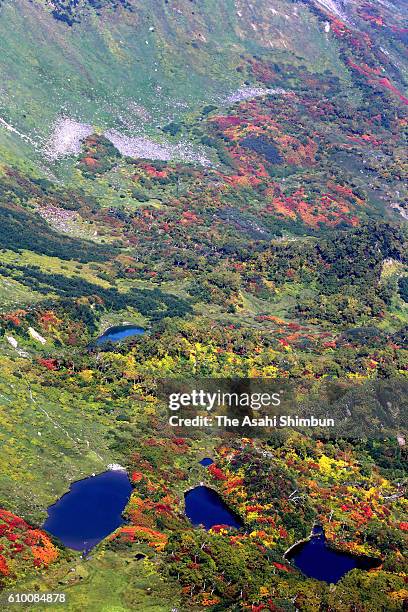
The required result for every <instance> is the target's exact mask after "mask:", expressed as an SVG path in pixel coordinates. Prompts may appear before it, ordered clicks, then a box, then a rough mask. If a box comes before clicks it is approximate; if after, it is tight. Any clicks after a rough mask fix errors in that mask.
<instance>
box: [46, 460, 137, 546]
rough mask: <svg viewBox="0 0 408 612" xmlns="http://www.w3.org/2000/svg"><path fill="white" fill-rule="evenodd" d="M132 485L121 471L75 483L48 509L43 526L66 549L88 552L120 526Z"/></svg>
mask: <svg viewBox="0 0 408 612" xmlns="http://www.w3.org/2000/svg"><path fill="white" fill-rule="evenodd" d="M131 490H132V486H131V484H130V481H129V478H128V475H127V473H126V472H125V471H122V470H111V471H109V472H103V473H102V474H98V475H97V476H91V477H89V478H85V479H84V480H79V481H78V482H74V483H73V484H72V485H71V487H70V490H69V492H68V493H66V494H65V495H63V496H62V497H61V499H59V500H58V501H57V502H56V503H55V504H54V505H52V506H50V507H49V508H48V518H47V520H46V521H45V523H44V525H43V527H44V529H45V530H46V531H48V532H49V533H51V534H52V535H54V536H56V537H57V538H59V539H60V540H61V542H62V543H63V544H65V546H67V547H68V548H73V549H75V550H82V551H89V550H90V549H91V548H92V547H93V546H95V544H98V542H100V541H101V540H103V539H104V538H105V537H106V536H107V535H109V534H110V533H112V531H114V530H115V529H117V527H119V526H120V525H121V524H122V523H123V519H122V512H123V510H124V509H125V506H126V504H127V502H128V500H129V497H130V493H131Z"/></svg>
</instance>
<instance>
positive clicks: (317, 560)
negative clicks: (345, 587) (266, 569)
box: [288, 527, 381, 584]
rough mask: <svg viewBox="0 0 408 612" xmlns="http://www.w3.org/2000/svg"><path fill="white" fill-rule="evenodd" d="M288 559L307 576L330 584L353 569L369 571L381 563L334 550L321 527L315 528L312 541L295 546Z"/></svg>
mask: <svg viewBox="0 0 408 612" xmlns="http://www.w3.org/2000/svg"><path fill="white" fill-rule="evenodd" d="M288 558H289V559H290V560H292V561H293V563H294V565H295V566H296V567H297V568H298V569H300V571H301V572H303V573H304V574H306V576H309V577H310V578H315V579H316V580H324V581H325V582H328V583H330V584H334V583H336V582H338V581H339V580H340V579H341V578H343V576H344V575H345V574H347V572H349V571H350V570H352V569H355V568H357V569H363V570H368V569H372V568H374V567H378V566H379V565H380V563H381V562H380V561H379V560H378V559H373V558H370V557H364V556H357V555H352V554H348V553H343V552H339V551H335V550H332V549H331V548H329V547H328V546H327V544H326V538H325V535H324V531H323V529H322V528H321V527H315V528H314V529H313V535H312V537H311V538H310V540H309V541H307V542H304V543H301V544H299V545H298V546H295V548H294V549H293V552H291V554H289V555H288Z"/></svg>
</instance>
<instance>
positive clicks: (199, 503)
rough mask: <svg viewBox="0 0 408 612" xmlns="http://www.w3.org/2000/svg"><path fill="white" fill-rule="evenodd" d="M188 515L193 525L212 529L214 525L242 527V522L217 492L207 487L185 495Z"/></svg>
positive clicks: (201, 487)
mask: <svg viewBox="0 0 408 612" xmlns="http://www.w3.org/2000/svg"><path fill="white" fill-rule="evenodd" d="M184 497H185V502H186V515H187V517H188V518H189V519H190V521H191V522H192V523H193V525H204V527H205V529H211V527H213V526H214V525H228V526H229V527H236V528H237V529H239V528H240V527H242V522H241V520H240V518H239V517H238V516H236V515H235V514H234V513H233V512H231V510H229V508H228V506H227V505H226V504H225V503H224V501H223V500H222V499H221V497H220V496H219V495H218V493H217V492H216V491H213V489H210V488H208V487H205V486H199V487H195V489H191V491H187V493H185V495H184Z"/></svg>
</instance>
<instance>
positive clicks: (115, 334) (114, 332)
mask: <svg viewBox="0 0 408 612" xmlns="http://www.w3.org/2000/svg"><path fill="white" fill-rule="evenodd" d="M144 333H145V330H144V329H143V328H142V327H136V326H135V325H117V326H116V327H109V328H108V329H107V330H106V331H105V332H104V333H103V334H102V336H99V338H97V339H96V340H95V344H103V343H104V342H117V341H118V340H123V339H124V338H128V337H129V336H141V335H142V334H144Z"/></svg>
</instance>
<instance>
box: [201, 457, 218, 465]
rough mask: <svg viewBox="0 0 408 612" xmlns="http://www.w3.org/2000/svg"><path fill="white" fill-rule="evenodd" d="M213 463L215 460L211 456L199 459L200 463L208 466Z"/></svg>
mask: <svg viewBox="0 0 408 612" xmlns="http://www.w3.org/2000/svg"><path fill="white" fill-rule="evenodd" d="M212 463H214V461H213V460H212V459H211V457H204V459H201V461H199V464H200V465H203V466H204V467H207V466H208V465H211V464H212Z"/></svg>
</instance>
